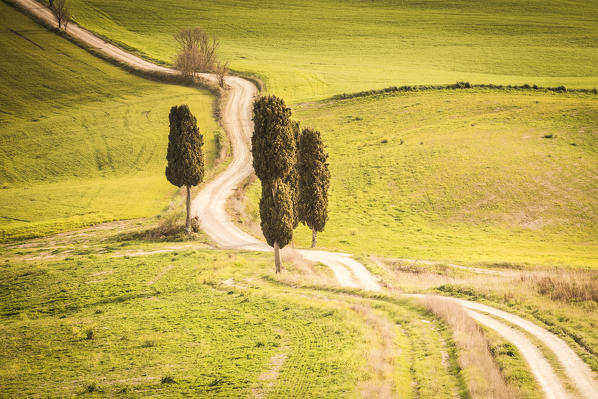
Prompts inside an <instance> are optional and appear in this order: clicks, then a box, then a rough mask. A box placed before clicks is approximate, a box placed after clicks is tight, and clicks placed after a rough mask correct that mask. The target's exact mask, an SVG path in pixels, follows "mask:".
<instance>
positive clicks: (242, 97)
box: [11, 0, 598, 399]
mask: <svg viewBox="0 0 598 399" xmlns="http://www.w3.org/2000/svg"><path fill="white" fill-rule="evenodd" d="M11 1H12V3H14V4H16V5H18V6H20V7H21V8H23V9H25V10H27V11H28V12H29V13H30V14H33V15H35V16H36V17H37V18H39V19H42V20H44V21H45V22H46V23H48V24H51V25H54V26H56V25H57V24H56V20H55V18H54V16H53V15H52V13H51V12H50V11H49V10H48V9H47V8H46V7H44V6H42V5H40V4H39V3H38V2H36V1H35V0H11ZM68 34H69V35H71V36H73V37H75V38H77V39H78V40H80V41H82V42H83V43H85V44H86V45H88V46H91V47H93V48H94V49H95V50H96V51H99V52H102V53H103V54H104V55H106V56H108V57H111V58H113V59H115V60H117V61H119V62H121V63H123V64H127V65H129V66H131V67H134V68H136V69H138V70H141V71H146V72H151V73H156V72H157V73H163V74H167V75H173V74H177V73H178V72H177V71H175V70H173V69H170V68H166V67H163V66H159V65H155V64H153V63H151V62H149V61H147V60H144V59H142V58H140V57H137V56H135V55H133V54H129V53H127V52H126V51H124V50H122V49H120V48H118V47H116V46H114V45H113V44H111V43H107V42H105V41H104V40H102V39H101V38H99V37H97V36H95V35H94V34H93V33H91V32H89V31H87V30H85V29H83V28H81V27H80V26H77V25H76V24H71V25H69V29H68ZM202 77H203V78H205V79H207V80H209V81H211V82H215V81H216V79H215V77H214V76H213V75H210V74H203V75H202ZM226 84H227V85H228V86H229V87H230V90H229V95H228V97H227V102H226V105H225V108H224V112H223V124H224V127H225V129H226V131H227V133H228V135H229V137H230V140H231V143H232V148H233V160H232V162H231V163H230V165H229V166H228V168H227V169H226V170H225V171H224V172H222V173H221V174H220V175H218V176H217V177H216V178H215V179H213V180H212V181H211V182H210V183H208V184H206V185H205V186H204V188H203V189H202V190H201V192H200V193H199V194H198V195H197V197H196V198H195V199H194V200H193V203H192V206H193V212H194V214H196V215H198V216H199V217H200V220H201V226H202V228H203V229H204V231H205V232H206V233H207V234H208V235H209V236H210V237H211V238H212V240H214V242H215V243H216V244H217V245H218V246H219V247H222V248H227V249H241V250H251V251H271V250H272V249H271V248H270V247H269V246H268V245H266V244H265V243H263V242H261V241H259V240H258V239H256V238H254V237H252V236H250V235H249V234H247V233H245V232H243V231H241V230H240V229H239V228H237V227H236V226H235V225H234V224H233V223H232V222H231V221H230V219H229V217H228V215H227V214H226V211H225V205H226V201H227V199H228V198H229V197H230V195H231V194H232V193H233V190H234V189H235V188H236V187H237V185H238V184H239V183H240V182H241V181H242V180H243V179H245V178H246V177H247V176H248V175H249V174H250V173H251V171H252V166H251V153H250V151H249V144H250V138H251V134H252V132H253V123H252V121H251V111H252V104H253V99H254V97H255V95H256V94H257V89H256V87H255V86H254V85H253V84H252V83H251V82H249V81H247V80H245V79H242V78H239V77H233V76H229V77H227V78H226ZM299 252H300V253H301V254H302V255H303V256H304V257H305V258H307V259H308V260H311V261H314V262H321V263H323V264H325V265H327V266H328V267H330V269H331V270H332V271H333V273H334V275H335V277H336V279H337V280H338V282H339V284H340V285H341V286H344V287H355V288H362V289H365V290H369V291H381V290H382V288H381V286H380V284H379V283H378V281H377V279H376V278H375V277H374V276H373V275H372V274H371V273H370V272H369V271H368V270H367V269H366V268H365V267H364V266H363V265H362V264H360V263H359V262H357V261H355V260H354V259H352V258H351V255H350V254H343V253H334V252H327V251H315V250H299ZM450 300H454V301H457V302H458V303H460V304H461V305H462V306H464V307H465V308H466V309H468V311H469V312H470V314H471V315H472V317H473V318H474V319H476V320H477V321H478V322H479V323H481V324H484V325H486V326H488V327H489V328H492V329H494V330H496V331H497V332H498V333H499V334H501V335H503V336H504V337H505V338H506V339H508V340H509V341H511V342H512V343H513V344H514V345H515V346H517V347H518V348H519V349H520V351H521V353H522V354H523V355H524V356H525V358H526V360H527V361H528V363H529V364H530V369H531V371H532V373H533V374H534V375H535V376H536V378H537V380H538V381H539V383H540V385H541V386H542V389H543V390H544V392H545V394H546V397H548V398H565V397H568V394H567V393H566V391H565V389H564V388H563V385H562V383H561V382H560V381H559V379H558V378H557V377H556V374H555V372H554V370H553V369H552V367H551V366H550V364H549V363H548V362H547V361H546V359H545V358H544V356H543V355H542V353H541V351H540V350H539V349H538V348H537V347H536V346H535V345H533V344H532V343H531V342H530V341H529V339H527V338H526V337H525V335H524V334H522V333H521V332H519V331H517V330H516V329H513V328H512V327H510V326H508V325H506V324H504V323H502V322H500V321H498V320H497V318H500V319H504V320H506V321H508V322H509V323H511V324H513V325H515V326H517V327H519V328H521V329H523V330H525V331H527V332H528V333H530V334H532V335H533V336H535V337H536V338H537V339H539V340H540V341H542V342H543V343H544V344H545V345H546V346H548V347H549V348H550V349H551V350H552V351H553V352H554V353H555V354H556V356H557V359H558V361H559V362H560V363H561V364H562V367H563V369H564V370H565V373H566V374H567V376H568V377H569V379H570V380H571V382H572V383H573V384H574V385H575V386H576V388H577V389H578V391H579V393H580V395H581V396H582V397H584V398H588V399H595V398H598V384H597V383H596V380H595V378H594V375H593V372H592V371H591V369H590V368H589V367H588V365H587V364H585V363H584V362H583V361H582V360H581V359H580V358H579V356H577V354H576V353H575V352H574V351H573V350H572V349H571V348H570V347H569V346H568V345H567V344H566V343H565V342H564V341H563V340H562V339H560V338H558V337H557V336H556V335H554V334H552V333H550V332H548V331H547V330H545V329H543V328H541V327H540V326H538V325H536V324H534V323H531V322H529V321H527V320H525V319H522V318H520V317H518V316H515V315H512V314H510V313H507V312H504V311H501V310H498V309H495V308H492V307H489V306H486V305H481V304H478V303H474V302H469V301H463V300H458V299H450ZM484 313H485V314H484ZM488 315H491V316H492V317H490V316H488Z"/></svg>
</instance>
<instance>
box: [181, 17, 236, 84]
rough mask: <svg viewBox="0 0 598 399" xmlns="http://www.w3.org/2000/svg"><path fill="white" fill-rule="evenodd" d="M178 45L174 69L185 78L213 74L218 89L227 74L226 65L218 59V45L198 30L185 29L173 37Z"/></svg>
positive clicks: (214, 40)
mask: <svg viewBox="0 0 598 399" xmlns="http://www.w3.org/2000/svg"><path fill="white" fill-rule="evenodd" d="M174 39H175V40H176V42H177V43H178V44H179V54H178V55H177V58H176V62H175V67H176V68H177V69H178V70H179V71H180V72H181V74H182V75H183V76H185V77H189V78H195V77H196V76H197V74H199V73H202V72H213V73H215V74H216V76H217V78H218V84H219V85H220V87H224V77H225V76H226V74H227V73H228V63H226V62H223V61H220V60H219V59H218V48H219V47H220V43H219V42H218V40H216V39H215V38H210V36H209V35H208V34H207V33H206V32H204V31H202V30H201V29H200V28H187V29H183V30H181V31H180V32H178V33H176V34H175V35H174Z"/></svg>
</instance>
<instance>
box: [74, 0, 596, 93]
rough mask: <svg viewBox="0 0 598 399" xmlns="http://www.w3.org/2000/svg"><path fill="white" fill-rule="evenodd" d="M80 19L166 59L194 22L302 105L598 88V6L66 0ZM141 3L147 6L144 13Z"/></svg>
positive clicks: (243, 67) (553, 1) (438, 0)
mask: <svg viewBox="0 0 598 399" xmlns="http://www.w3.org/2000/svg"><path fill="white" fill-rule="evenodd" d="M72 4H73V14H74V16H75V19H76V21H77V22H79V23H80V24H82V25H83V26H85V27H87V28H89V29H91V30H92V31H95V32H98V33H100V34H101V35H104V36H106V37H108V38H110V39H112V40H114V41H115V42H117V43H122V44H124V45H126V46H127V47H128V48H134V49H137V50H138V51H139V52H141V53H142V54H144V55H146V56H149V57H151V58H154V59H158V60H161V61H164V62H172V60H173V59H174V56H175V53H176V45H175V41H174V40H173V38H172V35H173V34H174V33H175V32H176V31H177V30H179V29H180V28H183V27H188V26H200V27H202V28H204V29H205V30H207V31H208V32H209V33H211V34H212V35H214V36H216V37H217V38H219V39H220V41H221V42H222V55H223V57H224V58H225V59H228V60H230V61H231V67H232V68H233V69H235V70H238V71H244V72H251V73H255V74H258V75H259V76H261V77H262V78H263V80H264V82H265V83H266V86H267V88H268V91H270V92H271V93H273V94H277V95H279V96H282V97H284V98H285V99H286V100H287V102H299V101H307V100H312V99H319V98H324V97H329V96H331V95H333V94H338V93H341V92H353V91H360V90H366V89H368V90H369V89H375V88H381V87H386V86H390V85H403V84H437V83H439V84H447V83H453V82H455V81H458V80H467V81H470V82H472V83H499V84H523V83H530V84H538V85H542V86H558V85H561V84H563V85H566V86H567V87H586V88H592V87H596V86H598V64H597V63H596V62H595V60H596V59H598V8H597V7H596V6H595V3H593V2H587V1H566V2H563V1H558V0H533V1H526V2H519V1H504V0H489V1H484V2H479V1H472V0H461V1H452V2H446V1H443V0H428V1H415V0H373V1H364V0H346V1H342V2H339V1H334V0H291V1H285V2H277V1H272V0H248V1H238V0H226V1H220V0H219V1H215V0H206V1H193V0H173V1H166V0H156V1H152V2H146V1H138V0H137V1H126V2H123V1H119V0H73V1H72ZM140 8H142V9H143V11H142V12H140Z"/></svg>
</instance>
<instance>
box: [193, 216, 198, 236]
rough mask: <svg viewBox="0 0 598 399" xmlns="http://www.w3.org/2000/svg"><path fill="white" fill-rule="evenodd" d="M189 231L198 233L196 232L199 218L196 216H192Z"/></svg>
mask: <svg viewBox="0 0 598 399" xmlns="http://www.w3.org/2000/svg"><path fill="white" fill-rule="evenodd" d="M191 230H192V231H193V232H194V233H198V232H199V217H197V216H194V217H193V218H192V219H191Z"/></svg>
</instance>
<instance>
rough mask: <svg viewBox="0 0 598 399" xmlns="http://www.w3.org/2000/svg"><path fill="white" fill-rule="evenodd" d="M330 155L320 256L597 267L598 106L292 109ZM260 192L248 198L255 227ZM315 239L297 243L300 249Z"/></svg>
mask: <svg viewBox="0 0 598 399" xmlns="http://www.w3.org/2000/svg"><path fill="white" fill-rule="evenodd" d="M294 117H295V118H297V119H299V120H301V121H302V123H303V124H304V125H310V126H313V127H315V128H317V129H319V130H320V131H321V132H322V135H323V140H324V142H325V143H326V145H327V148H328V151H329V153H330V159H329V162H330V169H331V173H332V183H331V189H330V204H329V211H330V212H329V221H328V223H327V225H326V229H325V231H324V232H323V233H320V234H319V239H318V242H319V244H320V245H321V246H322V247H324V248H330V249H335V250H341V251H348V252H352V253H369V254H378V255H386V256H392V257H400V258H411V259H434V260H444V261H453V262H457V263H459V262H461V263H469V264H471V263H483V264H504V263H511V264H522V265H523V264H526V265H530V266H534V265H544V266H553V265H556V266H579V267H596V266H598V256H597V255H598V241H597V237H598V230H597V225H596V220H597V218H598V201H597V200H596V199H597V198H598V196H597V191H596V190H597V186H596V179H597V178H598V169H596V165H597V164H598V163H597V162H598V159H597V155H596V143H597V141H596V134H597V132H598V125H597V124H596V121H597V120H598V98H597V97H596V96H595V95H572V94H551V93H534V92H509V91H495V90H470V91H465V90H463V91H452V90H440V91H426V92H416V93H409V94H396V95H385V96H372V97H367V98H357V99H351V100H344V101H338V102H321V103H313V104H305V105H300V106H297V107H295V109H294ZM258 197H259V187H257V186H253V188H251V189H250V191H249V198H250V200H249V213H250V214H252V215H253V216H254V217H258V214H259V212H258V210H257V201H258ZM310 237H311V236H310V234H309V231H307V229H305V228H303V227H301V228H300V229H298V231H296V233H295V242H296V244H297V245H299V246H307V245H309V242H310V241H309V240H310Z"/></svg>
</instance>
